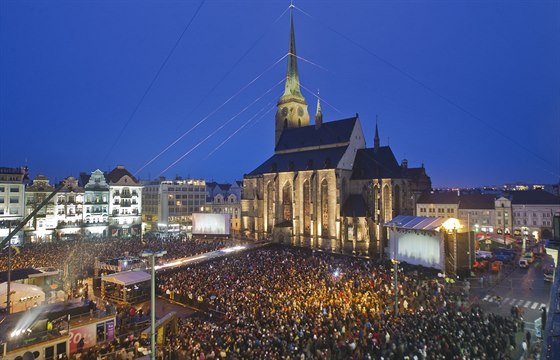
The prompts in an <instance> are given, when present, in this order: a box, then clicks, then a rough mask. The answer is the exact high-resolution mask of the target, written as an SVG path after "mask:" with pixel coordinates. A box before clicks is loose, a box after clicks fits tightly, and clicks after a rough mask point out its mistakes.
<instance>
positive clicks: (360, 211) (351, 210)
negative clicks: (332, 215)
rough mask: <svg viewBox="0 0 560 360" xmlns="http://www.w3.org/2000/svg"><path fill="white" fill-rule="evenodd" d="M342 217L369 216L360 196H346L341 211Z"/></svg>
mask: <svg viewBox="0 0 560 360" xmlns="http://www.w3.org/2000/svg"><path fill="white" fill-rule="evenodd" d="M341 215H342V216H348V217H366V216H369V210H368V207H367V205H366V201H365V200H364V197H363V196H362V195H356V194H352V195H350V196H348V198H347V199H346V201H345V202H344V205H343V206H342V209H341Z"/></svg>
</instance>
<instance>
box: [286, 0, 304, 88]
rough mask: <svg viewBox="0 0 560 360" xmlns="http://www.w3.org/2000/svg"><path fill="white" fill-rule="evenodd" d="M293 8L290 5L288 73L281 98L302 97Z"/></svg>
mask: <svg viewBox="0 0 560 360" xmlns="http://www.w3.org/2000/svg"><path fill="white" fill-rule="evenodd" d="M293 8H294V6H293V5H290V44H289V45H288V71H287V73H286V85H285V88H284V95H283V96H298V97H303V96H302V95H301V90H300V87H299V75H298V67H297V55H296V35H295V33H294V15H293Z"/></svg>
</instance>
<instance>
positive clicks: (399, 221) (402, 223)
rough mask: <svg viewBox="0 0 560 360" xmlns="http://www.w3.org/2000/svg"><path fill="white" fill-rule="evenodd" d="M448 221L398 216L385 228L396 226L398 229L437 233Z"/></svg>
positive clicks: (436, 218) (386, 224)
mask: <svg viewBox="0 0 560 360" xmlns="http://www.w3.org/2000/svg"><path fill="white" fill-rule="evenodd" d="M446 220H447V219H444V218H439V217H430V216H406V215H398V216H397V217H395V218H393V220H391V221H389V222H387V223H385V225H384V226H385V227H393V226H395V227H396V228H397V229H409V230H427V231H437V230H438V229H439V228H440V227H441V226H442V225H443V223H444V222H445V221H446Z"/></svg>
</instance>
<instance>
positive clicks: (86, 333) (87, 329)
mask: <svg viewBox="0 0 560 360" xmlns="http://www.w3.org/2000/svg"><path fill="white" fill-rule="evenodd" d="M95 325H96V324H88V325H84V326H81V327H78V328H75V329H70V353H71V354H73V353H75V352H76V351H78V350H82V349H87V348H90V347H92V346H94V345H95V344H96V336H97V334H96V331H95V330H96V327H95ZM82 340H83V342H81V341H82Z"/></svg>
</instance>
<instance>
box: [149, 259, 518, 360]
mask: <svg viewBox="0 0 560 360" xmlns="http://www.w3.org/2000/svg"><path fill="white" fill-rule="evenodd" d="M391 268H392V267H391V266H388V265H387V264H379V263H374V262H372V261H370V260H365V259H357V258H351V257H333V256H331V255H328V254H323V253H317V252H312V251H308V250H303V249H288V248H280V249H261V250H255V251H251V252H248V253H245V254H240V255H238V256H235V257H228V258H223V259H220V260H216V261H214V262H211V263H206V264H202V265H198V266H192V267H189V268H185V269H180V270H178V271H173V272H169V273H167V274H162V275H160V276H158V287H159V291H160V293H162V294H164V293H165V294H170V296H177V297H179V298H180V297H187V298H190V299H199V300H200V301H202V302H204V303H205V304H206V305H207V306H208V307H209V308H210V309H213V310H215V311H216V312H218V313H223V314H224V316H223V317H220V318H219V319H218V318H212V319H208V318H198V317H194V318H185V319H182V320H181V322H180V326H179V332H178V334H176V335H175V336H170V337H169V339H168V347H167V351H168V352H169V354H171V355H170V356H169V357H170V358H172V359H217V358H226V359H508V358H509V356H510V354H511V352H512V348H513V347H514V346H515V334H516V332H517V330H518V329H517V324H516V322H514V321H513V319H510V318H504V317H500V316H497V315H494V314H487V313H484V312H483V311H482V310H481V309H480V308H479V307H470V306H468V304H467V303H466V297H465V296H464V294H461V293H460V292H459V293H457V292H453V291H450V290H449V289H448V288H447V287H446V285H445V284H443V283H441V282H440V281H438V280H437V277H436V278H434V277H433V276H427V275H426V274H423V273H422V272H418V271H414V272H410V271H409V272H403V274H402V275H399V284H398V290H397V291H398V294H397V295H398V304H399V305H398V314H396V313H395V306H394V304H395V288H394V285H393V284H394V283H393V280H392V279H393V277H392V272H391ZM171 293H172V294H173V295H171Z"/></svg>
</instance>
